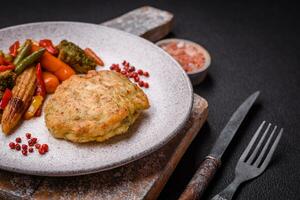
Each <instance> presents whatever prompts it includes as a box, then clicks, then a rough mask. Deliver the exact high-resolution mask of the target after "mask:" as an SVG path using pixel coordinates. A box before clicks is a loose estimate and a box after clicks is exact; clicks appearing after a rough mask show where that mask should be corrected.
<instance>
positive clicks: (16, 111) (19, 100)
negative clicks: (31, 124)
mask: <svg viewBox="0 0 300 200" xmlns="http://www.w3.org/2000/svg"><path fill="white" fill-rule="evenodd" d="M35 88H36V73H35V67H30V68H28V69H26V70H25V71H24V72H23V73H22V74H20V75H19V76H18V78H17V80H16V85H15V86H14V88H13V89H12V98H11V99H10V101H9V103H8V105H7V106H6V107H5V109H4V111H3V115H2V121H1V122H2V123H1V124H2V131H3V132H4V133H5V134H9V133H10V132H11V131H12V130H13V129H14V128H15V126H16V125H17V124H18V123H19V121H20V119H21V118H22V116H23V114H24V112H25V111H26V110H27V108H28V106H29V104H30V102H31V100H32V97H33V95H34V91H35Z"/></svg>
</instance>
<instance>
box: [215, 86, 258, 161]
mask: <svg viewBox="0 0 300 200" xmlns="http://www.w3.org/2000/svg"><path fill="white" fill-rule="evenodd" d="M259 93H260V92H259V91H257V92H254V93H253V94H252V95H250V96H249V97H248V98H247V99H246V100H245V101H244V102H243V103H242V104H241V105H240V106H239V108H238V109H237V110H236V111H235V112H234V113H233V115H232V116H231V118H230V120H229V121H228V123H227V124H226V126H225V127H224V129H223V130H222V132H221V133H220V136H219V137H218V139H217V141H216V142H215V144H214V146H213V148H212V150H211V152H210V154H209V156H211V157H214V158H217V159H221V157H222V155H223V154H224V152H225V150H226V148H227V147H228V145H229V143H230V142H231V140H232V138H233V136H234V135H235V133H236V132H237V130H238V128H239V127H240V125H241V123H242V121H243V120H244V119H245V117H246V115H247V113H248V111H249V110H250V108H251V107H252V105H253V104H254V102H255V100H256V99H257V97H258V96H259Z"/></svg>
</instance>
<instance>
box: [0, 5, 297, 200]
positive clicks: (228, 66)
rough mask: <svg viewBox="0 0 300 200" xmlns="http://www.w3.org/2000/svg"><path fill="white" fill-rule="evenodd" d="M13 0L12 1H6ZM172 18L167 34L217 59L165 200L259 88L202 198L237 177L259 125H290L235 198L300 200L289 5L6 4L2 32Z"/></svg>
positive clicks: (292, 10)
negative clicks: (194, 133) (146, 15)
mask: <svg viewBox="0 0 300 200" xmlns="http://www.w3.org/2000/svg"><path fill="white" fill-rule="evenodd" d="M8 2H10V3H8ZM146 4H149V5H152V6H156V7H158V8H161V9H165V10H168V11H170V12H172V13H174V14H175V26H174V30H173V34H171V35H170V37H179V38H185V39H191V40H193V41H196V42H199V43H200V44H202V45H203V46H205V47H206V48H207V49H208V51H209V52H210V53H211V56H212V66H211V68H210V72H209V76H208V77H207V79H206V81H205V82H203V84H201V85H200V86H198V87H196V88H195V91H196V92H197V93H199V94H201V96H203V97H205V98H206V99H207V100H208V102H209V107H210V112H209V118H208V123H207V124H206V126H205V128H204V129H203V130H202V131H204V132H205V133H204V134H199V137H197V138H196V139H195V140H194V142H193V144H192V145H191V146H190V148H189V150H188V151H187V153H186V154H185V156H184V158H183V159H182V161H181V162H180V164H179V166H178V167H177V169H176V171H175V172H174V174H173V175H172V177H171V179H170V180H169V182H168V184H167V185H166V187H165V189H164V191H163V192H162V194H161V196H160V199H168V200H171V199H176V198H177V197H178V196H179V195H180V193H181V192H182V191H183V189H184V187H185V185H186V184H187V183H188V181H189V179H190V178H191V177H192V175H193V173H194V172H195V170H196V169H197V167H198V165H199V164H200V162H201V160H202V159H203V158H204V156H205V155H206V154H208V153H209V150H210V148H211V146H212V144H213V142H214V141H215V139H216V138H217V136H218V135H219V133H220V131H221V130H222V128H223V127H224V126H225V124H226V122H227V120H228V119H229V117H230V116H231V114H232V112H233V111H234V110H235V109H236V107H237V106H238V105H239V104H240V103H241V102H242V101H243V99H245V98H246V97H247V96H248V95H249V94H250V93H252V92H253V91H255V90H258V89H259V90H261V96H260V99H259V101H258V104H257V105H256V106H255V107H254V109H253V110H252V112H250V115H249V116H248V117H247V119H246V121H245V123H243V125H242V126H241V128H240V129H239V132H238V135H237V137H236V138H235V139H234V141H233V142H232V145H231V146H230V148H229V151H227V153H226V154H225V156H224V158H223V165H222V167H221V169H220V170H219V171H218V173H217V174H216V177H215V179H214V180H213V182H212V184H211V185H210V187H209V189H208V190H207V192H206V193H205V198H204V199H210V198H211V197H213V196H214V195H215V194H217V193H218V192H220V191H221V190H222V189H223V188H224V187H225V186H226V185H227V184H228V183H229V182H230V181H231V180H232V178H233V172H234V167H235V164H236V162H237V160H238V158H239V156H240V155H241V153H242V152H243V150H244V148H246V145H247V143H248V142H249V141H250V138H251V137H252V135H253V133H254V131H255V128H256V127H257V126H258V125H259V124H260V122H261V121H262V120H267V121H270V122H273V123H276V124H279V125H281V126H283V127H284V128H285V132H284V135H283V137H282V139H281V142H280V143H279V146H278V148H277V151H276V153H275V155H274V157H273V161H272V162H271V163H270V166H269V167H268V169H267V170H266V172H265V173H264V174H263V175H261V176H260V177H259V178H257V179H255V180H253V181H251V182H248V183H246V184H243V185H242V187H241V188H240V189H239V190H238V192H237V194H236V196H235V197H236V199H243V200H250V199H251V200H256V199H259V200H260V199H265V200H269V199H270V200H271V199H272V200H281V199H286V200H295V199H299V196H300V190H299V187H300V170H299V168H300V156H299V154H300V145H299V144H300V135H299V130H300V123H299V119H300V104H299V102H300V89H299V87H300V70H299V67H300V25H299V20H298V19H297V18H299V14H298V13H299V8H298V6H296V5H292V4H291V3H285V4H281V3H278V2H273V3H261V2H260V3H255V2H253V1H251V3H247V4H242V3H231V2H227V1H226V2H224V3H221V2H217V1H209V2H201V1H199V0H195V1H190V2H189V1H150V2H149V1H148V2H145V1H144V2H143V1H130V3H129V2H127V1H116V0H110V1H103V2H100V1H96V0H94V1H90V0H86V1H71V0H69V1H66V0H61V1H54V0H52V1H29V0H28V1H19V2H16V1H5V2H2V3H1V8H2V9H1V12H0V27H1V28H3V27H6V26H11V25H16V24H22V23H27V22H35V21H53V20H66V21H82V22H91V23H100V22H103V21H106V20H108V19H111V18H113V17H116V16H119V15H121V14H123V13H125V12H128V11H130V10H132V9H134V8H137V7H140V6H143V5H146Z"/></svg>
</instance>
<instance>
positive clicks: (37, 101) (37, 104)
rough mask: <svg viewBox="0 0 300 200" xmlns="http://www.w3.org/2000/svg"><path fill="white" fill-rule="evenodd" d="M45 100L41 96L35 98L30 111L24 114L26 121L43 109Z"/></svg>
mask: <svg viewBox="0 0 300 200" xmlns="http://www.w3.org/2000/svg"><path fill="white" fill-rule="evenodd" d="M43 100H44V98H43V97H42V96H40V95H38V96H34V97H33V98H32V102H31V104H30V106H29V108H28V110H27V111H26V112H25V114H24V119H26V120H28V119H31V118H33V117H34V115H35V114H36V112H37V111H38V110H39V109H40V108H41V106H42V104H43Z"/></svg>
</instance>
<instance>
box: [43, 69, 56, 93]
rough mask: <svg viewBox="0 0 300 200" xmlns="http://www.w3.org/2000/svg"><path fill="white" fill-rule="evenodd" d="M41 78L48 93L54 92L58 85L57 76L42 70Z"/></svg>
mask: <svg viewBox="0 0 300 200" xmlns="http://www.w3.org/2000/svg"><path fill="white" fill-rule="evenodd" d="M43 79H44V82H45V87H46V91H47V93H48V94H51V93H54V92H55V90H56V88H57V87H58V85H59V80H58V79H57V77H56V76H55V75H53V74H51V73H50V72H43Z"/></svg>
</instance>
